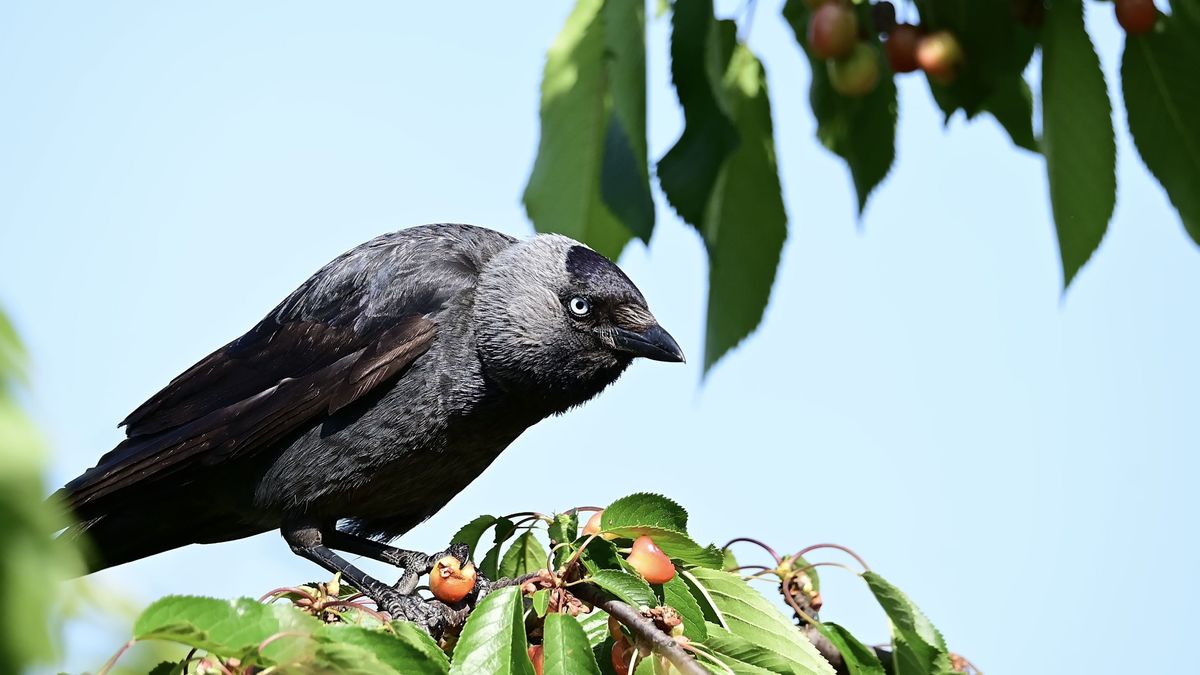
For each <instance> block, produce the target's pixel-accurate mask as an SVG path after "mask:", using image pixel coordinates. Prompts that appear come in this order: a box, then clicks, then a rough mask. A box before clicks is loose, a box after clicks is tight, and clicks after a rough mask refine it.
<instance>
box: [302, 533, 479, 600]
mask: <svg viewBox="0 0 1200 675" xmlns="http://www.w3.org/2000/svg"><path fill="white" fill-rule="evenodd" d="M324 543H325V545H326V546H328V547H330V548H336V549H337V550H339V551H345V552H346V553H353V554H354V555H361V556H366V557H368V558H371V559H373V560H379V561H381V562H385V563H388V564H389V565H394V566H396V567H400V568H403V569H404V574H403V575H402V576H401V577H400V580H399V581H397V582H396V585H395V586H394V588H395V589H396V590H398V591H400V592H401V593H404V594H405V595H408V594H410V593H412V592H413V591H414V590H416V588H417V582H419V581H420V579H421V575H422V574H429V572H430V571H432V570H433V564H434V563H435V562H437V561H438V560H441V559H442V558H443V557H445V556H448V555H450V556H454V557H455V558H458V561H459V562H460V563H466V562H467V557H468V555H469V554H470V551H469V550H468V548H467V547H466V546H465V545H462V544H456V545H453V546H451V547H450V548H448V549H446V550H445V551H442V552H441V553H435V554H433V555H427V554H425V553H421V552H420V551H408V550H405V549H402V548H396V547H394V546H388V545H387V544H381V543H379V542H377V541H375V540H374V539H368V538H366V537H360V536H358V535H356V534H350V533H349V532H342V531H341V530H337V529H334V530H329V531H327V532H326V533H325V537H324Z"/></svg>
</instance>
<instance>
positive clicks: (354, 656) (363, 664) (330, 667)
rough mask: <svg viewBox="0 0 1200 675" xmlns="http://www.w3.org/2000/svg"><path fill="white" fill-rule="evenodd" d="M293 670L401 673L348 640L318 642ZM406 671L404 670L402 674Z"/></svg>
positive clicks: (363, 674) (344, 673) (376, 674)
mask: <svg viewBox="0 0 1200 675" xmlns="http://www.w3.org/2000/svg"><path fill="white" fill-rule="evenodd" d="M294 670H297V671H299V672H303V673H337V674H338V675H401V671H397V670H396V669H394V668H392V667H390V666H389V665H387V664H386V663H384V662H383V661H382V660H380V658H379V657H378V656H376V655H375V654H374V653H373V652H371V651H370V649H368V648H366V647H362V646H359V645H357V644H352V643H349V642H321V643H318V644H317V645H316V648H315V649H314V650H313V652H312V654H311V655H309V656H308V657H307V658H305V660H304V661H303V667H301V668H295V669H294ZM408 672H409V671H404V675H407V673H408ZM417 672H422V673H423V672H426V671H417ZM430 672H436V671H430Z"/></svg>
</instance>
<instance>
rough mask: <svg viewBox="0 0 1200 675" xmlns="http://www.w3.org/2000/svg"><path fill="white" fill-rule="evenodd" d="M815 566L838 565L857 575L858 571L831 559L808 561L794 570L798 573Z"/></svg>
mask: <svg viewBox="0 0 1200 675" xmlns="http://www.w3.org/2000/svg"><path fill="white" fill-rule="evenodd" d="M815 567H840V568H842V569H844V570H846V571H847V572H849V573H851V574H853V575H854V576H858V572H856V571H854V568H853V567H850V566H849V565H846V564H844V563H840V562H833V561H828V560H825V561H821V562H815V563H809V564H807V565H805V566H804V567H797V568H795V572H796V573H797V574H799V573H800V572H807V571H809V570H811V569H813V568H815ZM792 576H794V575H792Z"/></svg>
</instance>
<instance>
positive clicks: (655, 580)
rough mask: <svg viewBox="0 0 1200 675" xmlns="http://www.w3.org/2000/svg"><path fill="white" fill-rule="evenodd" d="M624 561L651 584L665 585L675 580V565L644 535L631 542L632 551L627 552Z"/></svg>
mask: <svg viewBox="0 0 1200 675" xmlns="http://www.w3.org/2000/svg"><path fill="white" fill-rule="evenodd" d="M625 561H626V562H628V563H629V564H630V565H632V566H633V569H635V570H637V571H638V574H641V575H642V578H643V579H645V580H646V581H648V582H650V583H652V584H665V583H667V582H668V581H670V580H671V579H674V578H675V565H673V564H672V563H671V559H670V558H668V557H667V554H666V553H663V552H662V549H660V548H659V547H658V546H656V545H655V544H654V540H653V539H651V538H650V537H647V536H646V535H642V536H640V537H638V538H637V539H636V540H635V541H634V542H633V550H632V551H630V552H629V557H627V558H625Z"/></svg>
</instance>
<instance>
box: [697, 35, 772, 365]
mask: <svg viewBox="0 0 1200 675" xmlns="http://www.w3.org/2000/svg"><path fill="white" fill-rule="evenodd" d="M731 28H732V25H731ZM721 84H722V89H723V91H724V93H725V100H726V101H728V105H729V112H730V114H731V115H732V116H733V120H734V124H735V125H736V128H737V131H738V134H739V135H740V136H741V139H742V140H741V143H740V144H738V147H737V149H736V150H735V151H734V152H733V154H732V155H730V156H729V159H728V160H727V161H726V163H725V166H724V167H723V168H722V169H721V173H720V175H719V176H718V178H717V182H716V184H715V185H714V186H713V192H712V195H711V196H710V198H709V202H708V208H707V210H706V211H705V214H704V226H703V228H702V229H701V234H702V235H703V237H704V245H705V248H707V249H708V259H709V273H708V314H707V317H708V318H707V329H706V337H705V342H704V367H705V369H708V368H711V367H712V365H713V364H715V363H716V362H717V361H718V360H719V359H720V358H721V357H722V356H724V355H725V353H726V352H728V351H729V350H730V349H733V348H734V347H735V346H737V344H738V343H739V342H741V341H742V340H743V339H744V338H745V337H746V336H747V335H749V334H750V333H751V332H753V331H754V329H755V328H757V327H758V324H759V323H760V322H761V321H762V316H763V312H764V311H765V310H766V307H767V300H769V299H770V297H771V286H772V285H773V284H774V283H775V271H776V269H777V268H778V267H779V257H780V253H781V252H782V250H783V242H784V239H786V238H787V211H786V210H785V209H784V206H783V196H782V192H781V189H780V186H779V170H778V167H777V166H776V163H775V138H774V132H773V131H772V128H771V102H770V100H769V97H768V94H767V79H766V73H764V72H763V68H762V64H760V63H759V61H758V59H757V58H755V56H754V54H752V53H751V52H750V50H749V49H747V48H746V47H745V46H744V45H741V44H738V45H736V46H735V47H734V48H733V54H732V56H731V57H730V59H729V67H728V70H727V71H726V72H725V77H724V79H723V80H722V83H721Z"/></svg>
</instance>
